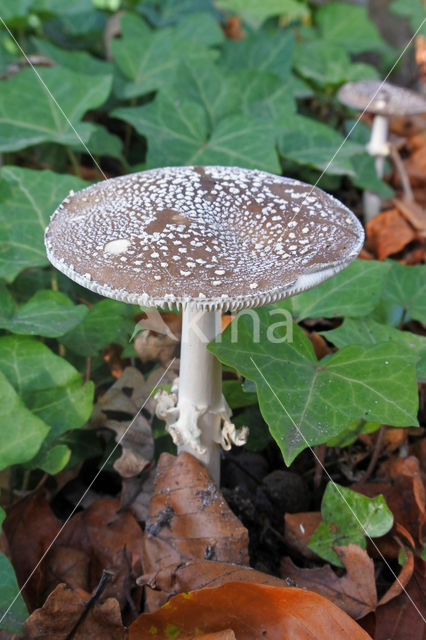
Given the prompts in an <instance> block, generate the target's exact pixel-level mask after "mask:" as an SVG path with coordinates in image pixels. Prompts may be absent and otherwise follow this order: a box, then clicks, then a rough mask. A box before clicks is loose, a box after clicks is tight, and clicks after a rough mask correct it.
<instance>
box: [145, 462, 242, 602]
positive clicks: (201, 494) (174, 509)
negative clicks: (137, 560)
mask: <svg viewBox="0 0 426 640" xmlns="http://www.w3.org/2000/svg"><path fill="white" fill-rule="evenodd" d="M144 558H145V561H144V571H145V573H146V574H151V573H157V572H158V571H160V570H161V569H163V568H164V567H167V566H169V565H173V564H178V563H185V562H188V561H195V560H204V559H211V560H217V561H221V562H235V563H237V564H242V565H247V564H248V533H247V530H246V529H245V527H243V525H242V524H241V522H240V521H239V520H238V518H237V517H236V516H235V515H234V514H233V513H232V511H231V510H230V509H229V507H228V505H227V504H226V502H225V500H224V499H223V497H222V494H221V493H220V491H219V489H218V488H217V486H216V485H215V484H214V482H213V481H212V480H211V478H210V476H209V474H208V472H207V470H206V468H205V467H204V466H203V465H202V464H201V463H200V462H199V461H198V460H196V459H195V458H194V457H193V456H191V455H190V454H189V453H186V452H183V453H181V454H179V456H178V457H177V458H175V457H174V456H171V455H170V454H167V453H163V454H162V455H161V457H160V459H159V462H158V468H157V479H156V487H155V494H154V496H153V498H152V500H151V504H150V509H149V517H148V520H147V524H146V529H145V535H144ZM165 599H166V595H165V594H162V593H161V592H147V608H148V610H149V611H152V610H153V609H155V608H158V607H159V606H160V605H161V604H162V603H163V602H165Z"/></svg>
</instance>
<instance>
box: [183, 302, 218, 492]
mask: <svg viewBox="0 0 426 640" xmlns="http://www.w3.org/2000/svg"><path fill="white" fill-rule="evenodd" d="M220 321H221V318H220V312H218V311H200V310H198V311H196V310H190V309H186V310H184V311H183V317H182V345H181V353H180V371H179V394H178V404H177V408H178V410H179V414H180V416H181V417H183V416H185V415H187V416H188V417H190V415H191V412H194V411H195V412H196V413H197V414H198V413H200V416H199V418H198V427H199V429H200V431H201V435H200V443H201V447H202V449H204V451H205V452H204V453H200V452H199V451H195V450H194V449H193V448H192V447H191V446H189V445H188V444H184V445H181V446H179V447H178V451H179V452H180V451H188V452H189V453H191V454H192V455H194V456H195V457H196V458H198V460H201V462H203V464H204V465H205V466H206V467H207V468H208V470H209V472H210V475H211V476H212V478H213V480H215V482H216V483H217V484H219V479H220V445H219V443H220V441H221V417H220V415H219V414H218V407H220V405H221V402H222V368H221V365H220V362H219V361H218V360H217V358H216V357H215V356H214V355H213V354H212V353H210V352H209V351H207V348H206V346H207V344H208V342H210V341H211V340H213V338H215V337H216V336H217V335H218V334H219V332H220ZM188 426H189V425H188Z"/></svg>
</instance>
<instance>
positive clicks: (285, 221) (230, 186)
mask: <svg viewBox="0 0 426 640" xmlns="http://www.w3.org/2000/svg"><path fill="white" fill-rule="evenodd" d="M363 239H364V234H363V231H362V227H361V225H360V223H359V221H358V220H357V218H356V217H355V216H354V214H353V213H352V212H351V211H349V210H348V209H347V208H346V207H345V206H343V205H342V204H341V203H340V202H339V201H338V200H336V199H335V198H333V197H332V196H329V195H328V194H326V193H324V192H323V191H321V190H320V189H318V188H315V187H311V186H310V185H307V184H304V183H302V182H299V181H298V180H292V179H290V178H282V177H279V176H276V175H272V174H269V173H265V172H263V171H257V170H248V169H240V168H238V167H220V166H211V167H168V168H160V169H152V170H149V171H143V172H140V173H134V174H132V175H127V176H124V177H119V178H113V179H110V180H105V181H104V182H100V183H97V184H95V185H92V186H90V187H88V188H86V189H83V190H82V191H80V192H78V193H75V194H71V195H70V196H69V197H67V198H65V200H64V201H63V202H62V204H60V205H59V207H58V208H57V210H56V212H55V213H54V215H53V216H52V218H51V222H50V224H49V227H48V228H47V230H46V237H45V242H46V248H47V256H48V258H49V260H50V261H51V263H52V264H53V265H54V266H55V267H56V268H58V269H59V270H60V271H62V272H63V273H65V274H66V275H67V276H68V277H69V278H71V279H72V280H74V281H75V282H78V283H79V284H81V285H83V286H85V287H87V288H88V289H91V290H92V291H96V292H97V293H99V294H101V295H104V296H107V297H110V298H115V299H117V300H123V301H125V302H128V303H132V304H138V305H141V306H143V307H161V308H169V309H172V308H173V307H177V308H178V309H181V310H182V316H183V317H182V345H181V358H180V372H179V388H178V393H177V397H176V395H174V394H171V395H169V394H167V393H165V392H164V393H162V394H160V396H159V402H158V408H157V411H158V414H159V415H160V416H161V417H163V418H164V419H165V420H166V422H167V428H168V430H169V432H170V434H171V435H172V437H173V440H174V442H175V443H176V444H177V446H178V450H179V451H181V450H186V451H189V452H190V453H192V454H193V455H195V456H196V457H197V458H198V459H200V460H201V461H202V462H203V463H204V464H205V465H206V466H207V468H208V469H209V471H210V474H211V476H212V477H213V479H214V480H216V481H217V482H218V480H219V467H220V448H219V446H220V445H222V446H223V447H225V448H229V447H230V446H231V443H232V442H233V443H235V444H242V443H243V442H244V441H245V439H246V432H245V430H243V431H241V430H240V431H237V430H236V429H235V427H234V425H233V424H232V423H231V421H230V416H231V412H230V410H229V408H228V406H227V404H226V402H225V400H224V398H223V396H222V391H221V387H222V376H221V366H220V363H219V361H218V360H217V359H216V358H215V356H214V355H213V354H212V353H210V352H209V351H208V350H207V348H206V345H207V343H208V342H209V341H211V340H212V339H213V338H215V336H216V335H217V334H218V333H219V332H220V320H221V312H223V311H238V310H240V309H245V308H248V307H256V306H259V305H264V304H267V303H269V302H274V301H276V300H280V299H283V298H286V297H288V296H291V295H293V294H295V293H299V292H300V291H304V290H305V289H309V288H311V287H314V286H315V285H317V284H319V283H320V282H322V281H323V280H326V279H327V278H330V277H331V276H332V275H334V274H335V273H337V272H338V271H340V270H341V269H344V268H345V267H346V266H347V265H348V264H349V263H350V262H352V261H353V260H354V258H355V257H356V256H357V255H358V252H359V251H360V249H361V246H362V242H363Z"/></svg>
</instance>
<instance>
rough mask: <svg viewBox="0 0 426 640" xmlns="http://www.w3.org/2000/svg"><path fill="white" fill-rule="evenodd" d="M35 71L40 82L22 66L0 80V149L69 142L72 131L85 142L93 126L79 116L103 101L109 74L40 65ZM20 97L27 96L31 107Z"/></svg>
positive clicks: (108, 85)
mask: <svg viewBox="0 0 426 640" xmlns="http://www.w3.org/2000/svg"><path fill="white" fill-rule="evenodd" d="M37 73H38V74H39V76H40V78H41V80H42V82H43V83H44V84H42V83H41V82H40V79H39V78H38V77H37V75H36V74H35V73H34V71H33V70H32V69H24V70H22V71H20V72H19V73H17V74H16V75H14V76H12V77H11V78H9V79H8V80H4V82H3V88H4V91H2V92H1V94H0V141H1V142H0V151H18V150H19V149H25V148H26V147H29V146H31V145H35V144H40V143H41V142H57V143H58V144H64V145H72V144H75V141H76V139H78V138H77V136H76V133H75V131H77V132H78V134H79V136H80V137H81V138H82V139H83V141H84V142H87V141H88V139H89V137H90V134H91V133H92V131H93V125H91V124H89V123H87V122H82V120H81V119H82V117H83V116H84V114H85V113H86V112H87V111H88V110H89V109H95V108H96V107H99V106H100V105H101V104H103V103H104V102H105V100H106V99H107V98H108V95H109V93H110V90H111V84H112V77H111V76H109V75H108V76H86V75H81V74H77V73H74V72H73V71H70V70H69V69H65V68H63V67H51V68H48V69H42V68H40V69H39V70H38V71H37ZM46 87H47V89H46ZM49 92H50V93H49ZM51 95H53V96H54V97H55V99H56V100H57V102H58V104H59V105H60V106H61V109H62V110H63V112H64V113H65V114H67V118H68V119H69V120H70V122H71V125H70V124H69V123H68V120H67V119H66V118H65V117H64V115H63V114H62V113H61V111H60V110H59V108H58V107H57V105H56V104H55V102H54V101H53V99H52V97H51ZM23 96H31V108H28V104H27V103H26V102H25V100H23Z"/></svg>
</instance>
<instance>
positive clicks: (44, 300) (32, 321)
mask: <svg viewBox="0 0 426 640" xmlns="http://www.w3.org/2000/svg"><path fill="white" fill-rule="evenodd" d="M87 312H88V308H87V307H86V306H85V305H83V304H80V305H77V306H74V304H73V303H72V301H71V300H70V299H69V298H68V297H67V296H66V295H64V294H63V293H61V292H59V291H43V290H40V291H37V293H35V294H34V296H33V297H32V298H31V299H30V300H29V301H28V302H27V303H26V304H24V305H22V307H20V308H19V309H18V311H16V312H15V313H14V314H13V315H12V316H10V317H9V318H7V319H5V320H4V319H2V318H1V317H0V328H2V329H7V330H8V331H12V332H13V333H22V334H28V335H40V336H46V337H47V338H57V337H58V336H61V335H63V334H64V333H66V332H67V331H70V330H71V329H72V328H74V327H75V326H76V325H78V324H79V323H80V322H81V321H82V320H83V318H84V316H85V315H86V313H87Z"/></svg>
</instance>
